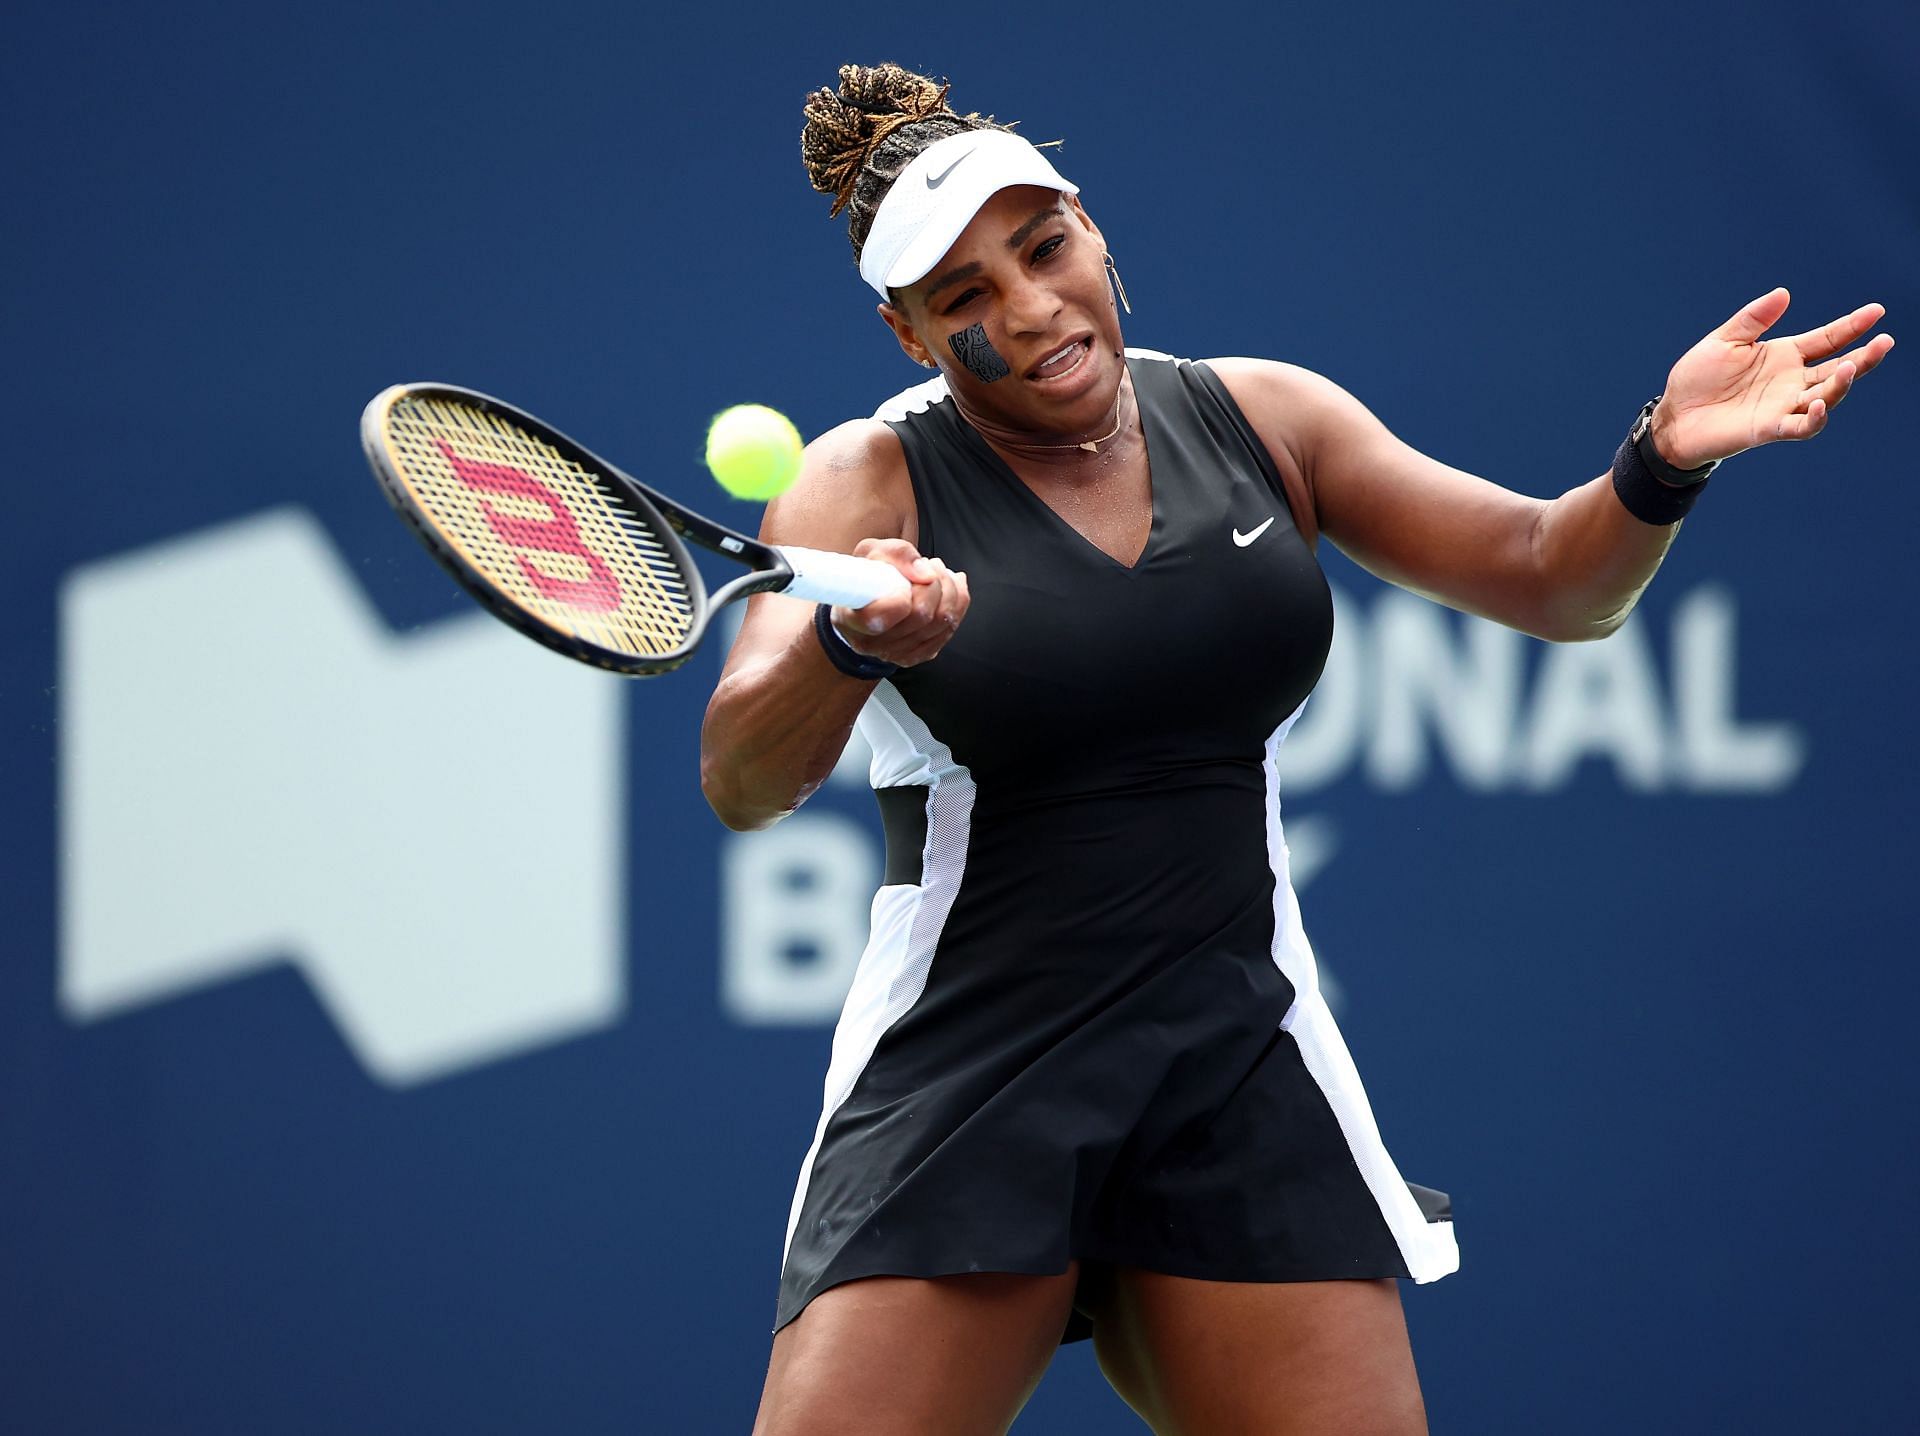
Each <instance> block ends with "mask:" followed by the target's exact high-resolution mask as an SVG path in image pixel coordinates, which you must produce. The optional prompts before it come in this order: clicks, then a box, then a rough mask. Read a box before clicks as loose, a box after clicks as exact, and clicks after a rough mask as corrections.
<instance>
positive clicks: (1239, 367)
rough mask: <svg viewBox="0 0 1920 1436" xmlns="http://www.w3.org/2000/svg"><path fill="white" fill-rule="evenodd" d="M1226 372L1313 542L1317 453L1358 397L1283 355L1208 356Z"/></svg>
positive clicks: (1301, 526)
mask: <svg viewBox="0 0 1920 1436" xmlns="http://www.w3.org/2000/svg"><path fill="white" fill-rule="evenodd" d="M1205 362H1206V365H1207V367H1208V368H1209V369H1211V370H1213V372H1214V373H1215V374H1217V375H1219V376H1220V382H1221V383H1223V384H1225V385H1226V386H1227V392H1228V393H1229V394H1231V395H1233V401H1234V403H1236V404H1238V405H1239V406H1240V412H1241V413H1242V414H1244V415H1246V418H1247V422H1248V423H1249V424H1251V425H1252V426H1253V430H1254V432H1255V433H1256V434H1258V435H1259V436H1260V439H1261V442H1262V443H1264V444H1265V445H1266V446H1267V453H1268V454H1269V455H1270V456H1271V457H1272V459H1273V464H1274V467H1275V468H1276V469H1278V470H1279V471H1280V478H1281V481H1282V483H1283V484H1284V485H1285V486H1286V490H1287V499H1288V501H1289V502H1290V503H1291V504H1292V506H1293V517H1294V524H1295V526H1296V527H1298V528H1299V529H1300V531H1301V533H1302V534H1303V535H1305V537H1306V538H1307V541H1308V542H1309V543H1311V542H1313V541H1314V540H1315V539H1316V538H1317V537H1318V536H1319V529H1320V515H1319V508H1320V505H1319V498H1318V495H1317V494H1316V493H1315V490H1314V482H1313V478H1314V464H1313V457H1314V454H1315V452H1316V450H1317V449H1318V447H1319V442H1320V435H1321V434H1322V433H1323V432H1324V431H1325V430H1326V428H1327V426H1328V424H1329V423H1333V424H1338V422H1339V414H1340V411H1341V410H1342V409H1343V408H1344V407H1345V406H1346V405H1351V404H1353V403H1354V400H1353V398H1352V396H1351V395H1349V394H1348V393H1347V392H1346V391H1345V390H1344V389H1342V388H1341V387H1340V386H1339V385H1338V384H1335V383H1334V382H1333V381H1332V380H1331V379H1327V378H1325V377H1323V376H1321V375H1319V374H1316V373H1314V372H1313V371H1312V370H1311V369H1303V368H1301V367H1300V366H1299V365H1298V364H1285V363H1282V362H1280V361H1279V360H1277V359H1250V358H1246V357H1244V356H1228V357H1224V358H1219V359H1208V360H1206V361H1205Z"/></svg>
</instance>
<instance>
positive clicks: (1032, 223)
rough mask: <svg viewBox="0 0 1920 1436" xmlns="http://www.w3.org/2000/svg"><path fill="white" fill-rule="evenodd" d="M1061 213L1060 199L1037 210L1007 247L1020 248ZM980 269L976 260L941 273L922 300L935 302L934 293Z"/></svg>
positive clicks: (923, 302)
mask: <svg viewBox="0 0 1920 1436" xmlns="http://www.w3.org/2000/svg"><path fill="white" fill-rule="evenodd" d="M1059 213H1060V201H1059V200H1055V201H1054V202H1053V203H1052V204H1050V205H1048V206H1047V207H1046V208H1045V209H1040V210H1035V211H1034V212H1033V214H1032V215H1031V216H1029V217H1028V219H1027V221H1026V223H1024V224H1022V225H1021V226H1020V228H1018V229H1016V230H1015V231H1014V232H1013V233H1012V234H1010V235H1008V236H1007V248H1008V249H1018V248H1019V247H1020V246H1021V245H1023V244H1025V243H1026V242H1027V238H1028V236H1030V235H1031V234H1032V233H1033V232H1034V231H1035V230H1036V229H1038V228H1040V226H1041V225H1043V224H1045V223H1046V222H1047V221H1048V220H1050V219H1052V218H1054V217H1055V216H1056V215H1058V214H1059ZM980 270H981V265H980V264H979V262H978V261H975V262H974V263H971V264H962V265H960V266H958V267H957V268H954V269H949V270H948V271H947V272H946V273H945V274H943V275H941V276H940V277H939V278H938V279H936V280H934V281H933V283H932V284H929V285H928V286H927V291H926V293H925V294H923V295H921V296H920V302H921V303H922V304H927V305H931V304H932V303H933V296H934V295H936V294H938V293H939V292H940V291H941V290H943V289H945V288H946V287H947V286H948V285H951V284H958V283H959V282H960V281H961V280H963V279H972V278H973V277H974V276H975V275H977V274H978V273H980Z"/></svg>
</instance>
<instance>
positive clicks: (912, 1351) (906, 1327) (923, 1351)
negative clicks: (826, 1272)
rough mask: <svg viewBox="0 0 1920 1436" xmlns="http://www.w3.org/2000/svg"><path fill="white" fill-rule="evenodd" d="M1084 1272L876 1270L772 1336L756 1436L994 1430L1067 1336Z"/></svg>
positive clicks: (816, 1302)
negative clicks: (922, 1275) (922, 1274)
mask: <svg viewBox="0 0 1920 1436" xmlns="http://www.w3.org/2000/svg"><path fill="white" fill-rule="evenodd" d="M1077 1276H1078V1273H1077V1270H1076V1269H1075V1268H1072V1267H1070V1268H1069V1269H1068V1270H1067V1271H1066V1272H1065V1273H1064V1274H1063V1275H1060V1276H1011V1275H1005V1274H999V1273H981V1274H979V1275H972V1276H948V1277H935V1278H932V1279H931V1280H921V1279H919V1278H914V1277H889V1276H882V1277H868V1278H866V1279H865V1280H862V1281H851V1282H847V1283H846V1284H845V1285H842V1286H836V1287H834V1288H832V1289H831V1290H829V1291H824V1292H822V1293H821V1294H820V1295H819V1296H817V1297H815V1298H814V1299H813V1300H812V1301H811V1302H810V1303H808V1305H807V1309H806V1310H805V1311H803V1312H802V1313H801V1314H800V1315H799V1316H798V1317H797V1318H796V1319H795V1320H793V1321H792V1322H790V1323H788V1325H786V1326H785V1327H783V1328H782V1329H781V1330H780V1333H779V1334H778V1335H777V1336H775V1337H774V1339H773V1361H772V1363H771V1365H770V1366H769V1367H768V1370H767V1385H766V1390H765V1391H764V1392H763V1393H762V1394H761V1397H760V1416H759V1419H758V1420H757V1421H756V1422H755V1423H754V1428H753V1429H754V1436H816V1433H827V1432H831V1433H834V1436H990V1433H1000V1432H1004V1431H1005V1430H1006V1429H1007V1428H1008V1427H1009V1426H1011V1425H1012V1424H1013V1418H1014V1417H1015V1416H1016V1415H1018V1414H1019V1411H1020V1408H1021V1407H1022V1406H1023V1405H1025V1404H1026V1400H1027V1397H1029V1396H1030V1395H1032V1394H1033V1388H1034V1387H1035V1386H1036V1385H1037V1384H1038V1383H1039V1380H1040V1377H1041V1374H1042V1373H1043V1372H1045V1370H1046V1369H1047V1363H1048V1362H1049V1361H1051V1360H1052V1359H1053V1353H1054V1351H1055V1350H1056V1349H1058V1347H1059V1345H1060V1335H1061V1333H1062V1332H1063V1331H1064V1330H1065V1329H1066V1324H1067V1317H1068V1314H1069V1313H1070V1312H1071V1310H1072V1308H1073V1296H1074V1287H1075V1283H1076V1279H1077Z"/></svg>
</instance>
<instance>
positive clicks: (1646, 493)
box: [1613, 399, 1718, 525]
mask: <svg viewBox="0 0 1920 1436" xmlns="http://www.w3.org/2000/svg"><path fill="white" fill-rule="evenodd" d="M1659 402H1660V401H1659V400H1658V399H1654V400H1652V401H1651V402H1650V403H1648V404H1647V406H1646V407H1645V408H1643V409H1642V410H1641V411H1640V416H1639V418H1637V419H1635V420H1634V423H1633V428H1632V429H1631V430H1629V431H1628V433H1627V437H1626V439H1625V440H1624V441H1623V442H1622V443H1621V445H1620V448H1619V450H1618V452H1616V453H1615V454H1614V456H1613V492H1614V494H1615V495H1616V496H1617V497H1618V498H1619V500H1620V502H1621V503H1622V504H1623V505H1625V506H1626V510H1627V512H1628V513H1630V514H1632V515H1633V516H1634V517H1635V518H1637V519H1639V520H1640V522H1642V523H1646V524H1660V525H1666V524H1677V523H1679V522H1680V520H1681V519H1683V518H1685V517H1686V516H1687V512H1688V510H1690V509H1691V508H1692V507H1693V506H1694V504H1695V503H1697V502H1698V501H1699V498H1700V495H1701V494H1703V493H1705V492H1706V489H1707V477H1708V476H1709V475H1710V474H1712V473H1713V471H1714V469H1715V468H1717V467H1718V463H1717V461H1716V463H1712V464H1704V465H1702V466H1701V467H1700V468H1697V469H1684V470H1682V469H1676V468H1674V467H1673V466H1672V465H1671V464H1669V463H1667V461H1666V460H1664V459H1662V458H1661V457H1660V453H1659V451H1658V450H1657V449H1655V448H1654V447H1653V407H1654V405H1655V404H1658V403H1659Z"/></svg>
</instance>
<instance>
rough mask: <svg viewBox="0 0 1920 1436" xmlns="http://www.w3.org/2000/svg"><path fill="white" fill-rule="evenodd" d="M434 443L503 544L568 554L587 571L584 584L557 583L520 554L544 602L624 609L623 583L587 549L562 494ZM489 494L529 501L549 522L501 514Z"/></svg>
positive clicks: (602, 610)
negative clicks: (475, 499)
mask: <svg viewBox="0 0 1920 1436" xmlns="http://www.w3.org/2000/svg"><path fill="white" fill-rule="evenodd" d="M433 442H434V445H435V447H437V448H438V449H439V450H440V453H441V455H442V456H443V457H444V458H445V459H446V461H447V463H448V464H450V465H451V466H452V467H453V472H454V473H455V474H456V475H457V476H458V477H459V479H460V482H461V483H463V484H465V485H466V486H467V487H468V488H470V489H474V490H476V491H478V492H477V495H476V496H477V497H478V498H479V500H480V509H481V512H482V513H484V514H485V515H486V517H487V527H489V528H491V529H492V530H493V531H494V533H495V534H497V535H498V536H499V537H500V539H501V540H502V541H503V542H505V543H507V544H510V545H512V547H514V548H515V549H526V550H532V551H533V552H536V553H556V554H565V555H566V556H567V557H569V558H577V559H579V560H580V562H582V563H584V564H585V565H586V566H587V577H586V578H558V577H555V576H554V575H553V574H550V573H547V572H545V571H544V570H542V569H541V568H540V567H539V566H538V565H536V564H534V563H533V562H531V561H530V560H529V559H528V558H527V556H526V554H525V553H516V554H515V555H514V558H515V559H516V560H517V561H518V562H519V564H520V572H522V573H523V574H525V575H526V577H527V582H528V583H530V584H532V585H533V586H534V587H535V588H536V589H538V590H539V591H540V596H541V597H542V598H551V599H554V600H555V601H557V602H559V603H565V604H570V605H572V606H573V607H574V608H590V609H593V610H594V611H595V612H598V613H608V612H611V611H612V610H613V609H616V608H618V607H619V606H620V581H619V580H618V579H616V578H615V577H614V576H613V570H612V569H610V568H608V567H607V565H606V563H605V562H604V561H603V560H602V559H601V557H600V555H599V554H597V553H595V552H594V551H593V550H592V549H590V548H588V547H587V542H586V540H585V539H583V538H581V537H580V527H579V525H578V524H576V523H575V522H574V521H573V514H572V512H571V511H570V510H569V509H568V508H567V506H566V504H565V502H564V501H563V500H562V499H561V498H560V496H559V495H558V494H556V493H554V492H553V491H552V490H551V489H549V488H548V487H547V486H546V485H545V484H543V483H541V482H540V481H539V480H538V479H536V478H535V477H534V476H533V475H532V474H529V473H526V472H525V471H523V470H520V469H516V468H513V467H512V466H511V465H508V464H492V463H487V462H486V461H484V460H481V459H465V458H462V457H461V456H460V455H458V454H456V453H455V452H454V451H453V449H452V448H451V447H450V446H449V445H448V444H446V443H445V442H444V441H442V440H440V439H435V440H434V441H433ZM488 494H500V495H503V496H506V497H508V498H515V499H525V500H526V501H527V502H529V503H533V504H538V505H539V506H540V507H542V508H544V509H545V510H546V511H547V516H546V517H545V518H544V519H527V518H521V517H519V516H518V515H516V514H509V513H503V512H501V511H500V510H499V509H497V508H495V507H494V506H493V505H492V504H491V503H489V502H488V501H487V495H488Z"/></svg>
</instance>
